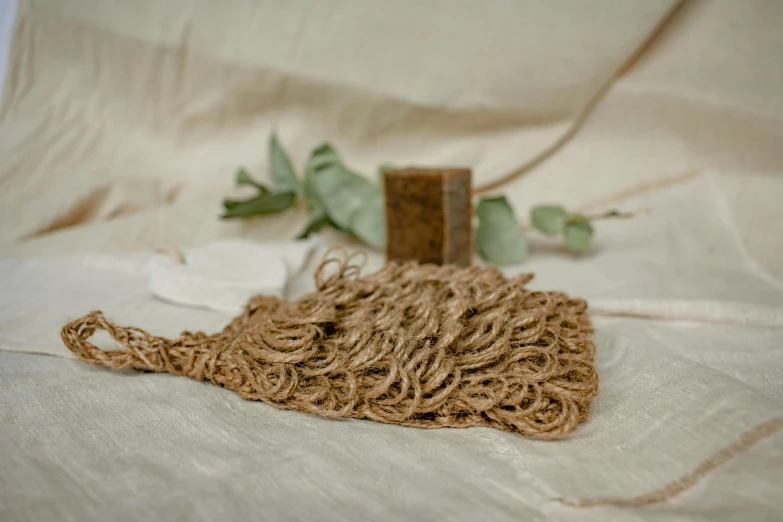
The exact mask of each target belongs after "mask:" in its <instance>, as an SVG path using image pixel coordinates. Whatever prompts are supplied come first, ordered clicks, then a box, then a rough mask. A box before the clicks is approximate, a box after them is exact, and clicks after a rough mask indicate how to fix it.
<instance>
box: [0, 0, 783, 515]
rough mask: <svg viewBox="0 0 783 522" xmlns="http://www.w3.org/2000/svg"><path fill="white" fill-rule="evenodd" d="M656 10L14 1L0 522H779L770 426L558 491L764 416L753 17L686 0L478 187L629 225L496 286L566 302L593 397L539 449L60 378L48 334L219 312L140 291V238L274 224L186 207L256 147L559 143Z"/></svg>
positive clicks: (766, 40) (759, 9) (402, 149)
mask: <svg viewBox="0 0 783 522" xmlns="http://www.w3.org/2000/svg"><path fill="white" fill-rule="evenodd" d="M447 4H448V6H449V7H448V8H445V7H444V6H445V5H447ZM673 4H674V3H673V2H634V3H631V2H608V1H591V2H582V3H575V2H565V1H562V2H557V1H556V2H547V3H540V2H532V1H531V2H495V3H471V2H427V3H424V2H397V3H391V2H373V1H370V2H347V1H346V2H339V1H335V2H329V3H325V2H262V3H254V2H239V1H231V2H218V1H217V0H214V1H205V2H186V1H171V2H166V3H162V2H152V1H151V0H149V1H143V2H136V3H133V4H129V3H125V2H120V1H113V2H106V1H103V2H98V1H88V0H70V1H60V2H55V1H54V0H52V1H48V2H47V1H31V0H26V1H23V2H22V3H21V5H20V7H19V15H18V18H17V21H16V33H15V42H14V47H13V50H12V55H11V58H10V63H11V68H10V69H9V74H8V83H7V85H6V89H5V92H4V97H3V102H2V107H1V108H0V239H1V240H2V242H3V246H2V254H3V257H4V258H5V259H3V260H1V261H0V414H1V415H2V424H1V426H2V428H0V518H2V519H3V520H6V519H7V520H55V519H57V520H107V519H111V520H139V519H165V520H170V519H186V520H215V519H218V518H224V519H226V520H245V519H248V518H251V517H252V518H254V519H262V520H435V519H439V520H440V519H447V520H543V519H547V518H551V519H555V520H596V521H603V520H655V521H658V520H663V521H667V520H779V519H780V518H781V513H783V497H781V496H780V494H779V492H780V491H781V489H783V436H781V434H780V432H778V433H776V434H773V435H772V436H770V437H768V438H765V439H763V440H761V441H760V442H759V443H758V444H757V445H755V446H753V447H752V448H751V449H749V450H748V451H745V452H744V453H742V454H741V455H740V456H738V457H737V458H735V459H733V460H731V461H729V462H727V463H726V464H724V465H723V466H721V467H719V468H718V469H716V470H714V471H713V472H712V473H710V474H709V475H707V476H706V477H705V478H704V479H703V480H701V481H700V482H698V483H697V484H696V485H695V486H694V487H692V488H690V489H688V490H686V491H685V492H683V493H682V494H680V495H677V496H675V497H674V498H672V499H670V500H667V501H665V502H659V503H654V504H651V505H648V506H643V507H628V506H621V505H620V506H618V505H601V506H596V507H591V508H576V507H571V506H568V505H565V504H563V503H562V502H560V501H559V500H558V499H561V498H562V499H567V500H578V499H594V498H607V497H611V498H619V499H629V498H632V497H634V496H637V495H642V494H645V493H648V492H650V491H652V490H655V489H656V488H659V487H661V486H663V485H665V484H666V483H668V482H670V481H672V480H675V479H676V478H678V477H680V476H682V475H683V474H685V473H688V472H689V471H691V470H693V469H694V468H695V467H696V466H698V465H699V463H700V462H702V461H704V460H705V459H708V458H710V457H711V456H713V455H714V454H715V453H716V452H718V451H719V450H721V448H724V447H726V446H728V445H729V444H731V443H732V441H733V440H735V439H736V438H737V437H738V436H740V435H741V434H742V433H745V432H747V431H748V430H750V429H752V428H754V427H756V426H758V425H760V424H762V423H764V422H766V421H770V420H774V419H779V418H781V417H783V283H781V282H780V280H779V279H777V277H780V276H781V275H783V234H781V229H782V228H783V227H781V225H780V223H783V208H781V206H780V205H779V201H780V196H781V194H783V181H782V180H783V178H781V176H783V159H782V156H781V150H780V149H779V144H780V143H783V122H781V119H783V106H781V99H782V98H781V93H783V70H782V69H781V68H780V66H779V49H781V48H783V35H781V34H780V31H779V30H778V29H777V27H778V24H779V21H781V20H783V4H781V3H779V2H776V1H774V0H771V1H762V0H752V1H748V2H741V3H740V2H733V1H731V0H724V1H720V0H718V1H713V2H693V3H688V4H686V5H685V6H684V7H683V8H682V9H681V10H680V11H679V12H678V13H677V14H676V16H675V17H674V18H673V19H672V20H671V21H670V22H669V23H668V24H666V26H665V28H664V31H663V32H662V33H661V34H660V35H658V37H657V38H656V39H655V41H654V43H653V45H652V46H651V47H650V48H648V49H646V51H645V52H644V53H643V54H642V56H641V57H640V58H639V59H638V60H637V61H636V62H635V63H634V64H633V67H632V68H631V69H630V70H629V71H627V72H625V74H624V75H623V76H622V77H621V78H619V79H618V80H617V81H616V82H615V83H614V84H613V86H612V89H611V91H610V92H609V93H608V94H607V95H606V96H605V97H604V98H603V99H602V100H601V103H600V104H599V105H598V106H597V108H596V109H595V111H594V112H593V113H592V114H591V115H590V117H589V119H588V120H587V121H586V124H585V126H584V127H583V128H581V129H580V130H579V132H578V133H577V134H576V135H575V136H574V137H573V139H571V140H570V141H569V142H568V143H567V145H566V146H565V147H563V148H562V149H560V150H558V151H557V153H556V154H554V155H553V156H552V157H551V158H550V159H549V160H548V161H546V162H544V163H542V164H541V165H540V166H539V167H538V168H536V169H535V170H532V171H531V172H530V173H529V174H527V175H526V176H525V177H524V178H522V179H520V180H518V181H515V182H513V183H511V184H509V185H507V186H505V187H504V188H503V189H502V190H503V192H505V193H506V194H507V195H508V196H509V198H510V199H511V200H512V202H513V203H514V204H515V206H516V208H517V209H518V212H519V213H520V215H524V214H523V213H524V212H525V211H526V210H527V209H528V208H529V206H530V205H532V204H535V203H538V202H542V201H547V200H549V199H551V200H555V201H562V202H563V203H565V204H567V205H569V206H572V207H575V208H584V209H589V210H603V209H605V208H610V207H613V206H615V205H618V206H621V207H622V208H628V209H633V208H637V207H649V208H650V209H651V213H650V214H649V215H647V216H643V217H639V218H636V219H634V220H631V221H617V222H602V223H600V224H599V225H598V226H597V239H596V244H595V248H594V250H593V251H592V252H591V254H590V255H588V256H585V257H583V258H572V257H570V256H568V255H566V254H564V253H563V252H561V251H560V250H559V249H558V248H557V247H556V246H554V245H553V244H551V243H550V242H547V241H543V240H537V242H536V244H534V245H533V254H532V255H531V257H530V258H529V259H528V260H526V262H525V263H523V264H521V265H520V266H518V267H509V268H507V269H506V271H507V272H509V273H515V272H522V271H533V272H535V273H536V278H535V279H534V281H533V282H532V285H533V286H535V287H538V288H546V289H554V288H557V289H562V290H564V291H567V292H569V293H572V294H574V295H580V296H584V297H586V298H588V299H589V301H590V305H591V309H592V310H593V311H594V314H595V322H596V325H597V332H596V344H597V347H598V350H597V359H596V367H597V369H598V372H599V375H600V377H601V390H600V396H599V398H598V399H597V400H596V402H595V405H594V407H593V409H592V410H591V418H590V420H589V421H588V422H587V423H586V424H584V425H583V426H582V427H580V428H579V429H578V430H577V431H576V432H575V433H574V434H573V435H572V436H571V437H570V438H568V439H566V440H563V441H558V442H538V441H534V440H529V439H526V438H523V437H521V436H517V435H514V434H508V433H501V432H496V431H494V430H490V429H484V428H476V429H468V430H427V431H423V430H415V429H410V428H401V427H396V426H387V425H380V424H376V423H372V422H367V421H345V422H337V421H327V420H324V419H320V418H317V417H313V416H310V415H304V414H300V413H294V412H284V411H279V410H275V409H273V408H271V407H269V406H267V405H265V404H261V403H252V402H248V401H243V400H241V399H239V398H238V397H236V396H235V395H234V394H232V393H231V392H229V391H226V390H221V389H218V388H215V387H212V386H209V385H206V384H201V383H196V382H194V381H190V380H187V379H184V378H175V377H171V376H168V375H156V374H138V373H123V374H117V373H112V372H109V371H105V370H102V369H98V368H93V367H89V366H87V365H83V364H81V363H79V362H78V361H74V360H73V359H72V358H70V354H69V353H68V352H67V350H66V349H65V348H64V347H63V346H62V343H61V342H60V340H59V337H58V329H59V327H60V326H61V325H62V324H63V323H64V322H65V321H66V320H67V319H69V318H73V317H76V316H78V315H80V314H82V313H84V312H86V311H88V310H90V309H93V308H101V309H103V310H104V311H105V312H106V314H107V315H108V316H109V317H110V318H111V319H113V320H115V321H117V322H119V323H122V324H128V325H131V324H132V325H135V326H139V327H142V328H145V329H148V330H150V331H151V332H153V333H156V334H163V335H176V334H177V333H178V332H179V331H181V330H183V329H194V328H200V329H204V330H206V331H214V330H215V329H217V328H219V327H220V326H221V325H222V324H224V323H225V322H226V321H227V320H228V319H229V317H228V316H227V315H225V314H220V313H217V312H210V311H206V310H194V309H186V308H180V307H176V306H173V305H170V304H166V303H163V302H160V301H157V300H155V299H153V298H152V297H151V296H150V295H149V293H148V292H147V290H146V276H145V273H144V265H145V263H146V260H147V259H148V257H149V255H150V252H149V251H150V250H151V249H152V248H155V247H158V246H164V245H166V246H180V247H188V246H191V245H197V244H202V243H204V242H207V241H210V240H213V239H216V238H221V237H228V236H239V237H251V238H258V239H262V240H283V239H286V238H290V237H292V236H293V235H294V233H295V232H296V231H297V229H298V227H299V226H300V225H301V223H302V222H303V219H304V216H303V214H301V213H297V212H291V213H289V214H286V215H283V216H279V217H272V218H265V219H260V220H255V221H253V222H248V223H230V222H221V221H219V220H217V219H216V214H217V212H218V206H219V200H220V197H221V196H222V195H224V194H228V193H229V192H230V191H231V190H232V187H231V185H232V172H233V169H234V168H235V167H236V166H237V165H238V164H245V165H247V166H248V167H250V168H251V170H253V171H254V172H255V173H257V175H259V177H263V176H264V175H265V174H266V173H265V169H264V165H265V161H266V159H265V140H266V137H267V135H268V132H269V131H270V129H272V128H277V129H278V130H279V132H280V135H281V138H282V139H283V141H284V143H286V144H287V145H289V146H290V149H291V150H292V152H293V154H294V157H295V158H296V160H297V164H299V165H301V162H302V161H303V158H304V156H305V155H306V154H307V152H308V150H309V149H310V148H311V147H312V146H314V145H316V144H317V143H318V142H319V141H321V140H324V139H329V140H330V141H333V142H334V143H335V144H336V145H337V146H338V148H339V150H340V151H341V152H342V153H343V154H344V156H345V157H346V159H347V160H348V162H349V163H350V164H352V165H355V166H356V167H358V168H359V169H361V170H363V171H364V172H367V173H371V172H372V169H373V168H374V166H375V165H376V164H378V163H380V162H382V161H391V162H395V161H398V162H410V163H424V164H441V163H447V164H466V165H469V166H471V167H473V168H474V172H475V173H476V176H477V178H478V182H479V183H481V182H484V181H489V180H492V179H494V178H496V177H497V176H499V175H500V174H502V173H504V172H507V171H510V170H513V169H514V168H516V167H517V166H519V165H521V164H523V163H525V162H526V161H528V160H530V159H531V158H533V157H535V156H536V155H537V154H539V153H541V152H542V151H543V150H545V149H546V147H548V146H550V145H551V144H552V143H553V142H555V141H556V140H557V139H558V138H559V137H561V136H563V134H564V133H566V132H568V129H570V128H571V127H572V126H573V125H575V124H578V123H579V122H580V118H579V116H580V114H581V113H582V112H583V111H584V109H585V107H586V106H587V105H589V102H590V99H591V98H592V97H593V95H594V94H595V93H596V92H597V91H599V90H600V89H601V86H602V85H604V84H605V83H606V82H607V81H608V79H609V78H611V77H612V75H613V74H614V73H615V72H616V71H617V70H618V69H620V68H621V67H623V64H624V63H626V62H627V61H628V59H629V57H630V56H631V55H633V53H634V52H635V50H636V49H638V48H639V46H640V45H642V43H643V42H644V41H645V40H646V39H647V38H648V36H649V35H650V33H651V32H652V31H653V30H654V29H655V27H656V26H657V25H658V24H659V23H660V21H661V20H663V19H664V18H665V16H666V14H667V13H668V12H669V10H670V9H671V8H672V6H673ZM131 5H132V6H133V7H131ZM487 6H491V7H487ZM226 28H230V30H229V29H226ZM403 30H405V31H406V33H405V34H404V35H403ZM425 37H427V38H428V39H425ZM689 172H693V174H692V175H685V176H683V175H682V174H683V173H689ZM670 178H677V179H678V181H676V182H671V183H659V186H656V187H655V188H653V189H649V190H639V191H636V192H638V193H636V192H634V190H635V189H636V188H638V187H641V186H644V185H645V184H648V183H651V182H656V181H658V182H660V181H661V180H667V179H670ZM628 191H630V192H628ZM615 195H616V197H615ZM325 239H327V240H334V241H336V240H338V239H337V238H334V237H333V236H326V238H325ZM381 262H382V259H381V258H380V256H377V255H374V256H372V257H371V259H370V266H369V267H368V269H371V268H372V267H374V266H378V265H379V264H380V263H381ZM311 268H312V266H310V269H311ZM310 272H311V270H304V271H303V272H302V273H301V274H300V275H299V276H298V277H297V278H296V280H295V281H294V285H293V288H292V295H297V294H300V293H302V292H305V291H307V290H308V289H309V288H311V285H312V283H311V281H310ZM651 317H652V318H651ZM52 356H56V357H52Z"/></svg>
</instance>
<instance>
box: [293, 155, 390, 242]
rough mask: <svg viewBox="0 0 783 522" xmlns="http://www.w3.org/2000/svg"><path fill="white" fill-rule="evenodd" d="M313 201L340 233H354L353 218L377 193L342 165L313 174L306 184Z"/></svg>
mask: <svg viewBox="0 0 783 522" xmlns="http://www.w3.org/2000/svg"><path fill="white" fill-rule="evenodd" d="M307 186H308V187H309V189H310V191H311V193H312V194H313V199H314V200H315V201H316V202H317V203H318V204H319V205H320V207H321V208H323V210H324V211H325V212H326V214H327V215H328V216H329V218H331V220H332V221H333V222H334V223H335V224H336V225H337V226H338V227H340V228H341V229H344V230H350V231H353V224H354V216H355V215H356V213H357V212H358V211H359V209H360V208H361V207H362V206H363V205H364V204H365V203H367V202H368V201H369V200H370V198H372V197H374V196H375V194H376V193H378V192H379V191H380V189H379V188H378V187H377V186H375V185H373V184H371V183H370V182H369V181H368V180H367V179H365V178H363V177H362V176H360V175H358V174H356V173H354V172H351V171H350V170H348V169H347V168H346V167H345V166H344V165H343V164H342V163H331V164H329V165H327V166H325V167H322V168H320V169H318V170H316V171H315V172H314V173H313V174H312V175H311V176H310V178H309V179H308V180H307Z"/></svg>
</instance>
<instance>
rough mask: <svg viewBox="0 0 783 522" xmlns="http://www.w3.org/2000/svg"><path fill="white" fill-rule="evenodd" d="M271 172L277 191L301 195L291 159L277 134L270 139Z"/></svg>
mask: <svg viewBox="0 0 783 522" xmlns="http://www.w3.org/2000/svg"><path fill="white" fill-rule="evenodd" d="M269 172H270V175H271V177H272V183H273V185H274V187H275V191H277V192H295V193H299V191H300V189H301V186H300V183H299V179H298V178H297V177H296V172H295V171H294V167H293V166H292V165H291V158H290V157H289V156H288V153H286V151H285V150H284V149H283V147H282V146H281V145H280V142H279V141H278V140H277V135H276V134H272V135H271V136H270V137H269Z"/></svg>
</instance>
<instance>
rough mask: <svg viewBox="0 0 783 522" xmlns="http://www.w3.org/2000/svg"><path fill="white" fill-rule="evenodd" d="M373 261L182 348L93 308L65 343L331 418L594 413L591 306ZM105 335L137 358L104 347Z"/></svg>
mask: <svg viewBox="0 0 783 522" xmlns="http://www.w3.org/2000/svg"><path fill="white" fill-rule="evenodd" d="M361 266H362V265H360V264H356V263H355V259H354V256H347V257H346V258H344V259H343V260H341V261H338V260H336V259H335V258H333V257H329V258H326V259H325V260H324V261H323V262H322V264H321V266H320V267H319V268H318V270H317V271H316V285H317V288H318V290H317V291H316V292H314V293H312V294H309V295H306V296H304V297H303V298H301V299H300V300H298V301H295V302H290V303H289V302H286V301H283V300H281V299H278V298H276V297H270V296H257V297H255V298H253V299H252V300H251V301H250V302H249V303H248V304H247V306H246V308H245V310H244V312H243V313H242V314H241V315H240V316H239V317H237V318H236V319H234V320H233V321H232V322H231V324H229V325H228V326H227V327H226V328H225V329H224V330H223V331H222V332H220V333H217V334H215V335H206V334H204V333H201V332H197V333H191V332H185V333H183V334H182V335H181V336H180V337H179V338H177V339H173V340H169V339H164V338H160V337H154V336H151V335H149V334H148V333H146V332H144V331H143V330H139V329H137V328H124V327H119V326H116V325H114V324H113V323H111V322H109V321H107V320H106V319H105V318H104V316H103V315H102V314H101V313H100V312H93V313H90V314H88V315H86V316H85V317H83V318H81V319H78V320H76V321H73V322H71V323H69V324H67V325H65V327H64V328H63V330H62V339H63V342H64V343H65V345H66V346H67V347H68V348H69V349H70V350H71V351H72V352H73V353H74V354H76V355H77V356H78V357H79V358H80V359H82V360H83V361H86V362H89V363H92V364H96V365H100V366H106V367H110V368H136V369H141V370H149V371H156V372H170V373H172V374H176V375H185V376H188V377H191V378H193V379H197V380H208V381H210V382H212V383H214V384H216V385H219V386H224V387H226V388H229V389H231V390H234V391H235V392H237V393H238V394H239V395H241V396H242V397H245V398H247V399H254V400H262V401H265V402H267V403H269V404H272V405H274V406H277V407H280V408H285V409H292V410H298V411H304V412H310V413H315V414H318V415H322V416H325V417H352V418H364V419H371V420H375V421H380V422H388V423H395V424H402V425H406V426H416V427H422V428H438V427H447V426H448V427H468V426H489V427H494V428H498V429H501V430H507V431H515V432H519V433H522V434H524V435H531V436H535V437H538V438H542V439H552V438H557V437H562V436H564V435H566V434H568V433H570V432H571V431H572V430H573V429H574V428H576V426H577V425H578V424H579V423H580V422H582V421H584V420H585V419H586V418H587V413H588V407H589V405H590V403H591V402H592V400H593V398H595V396H596V394H597V391H598V376H597V374H596V372H595V369H594V368H593V364H592V361H593V355H594V351H595V347H594V345H593V342H592V341H591V339H590V336H589V334H590V332H591V328H590V324H589V321H588V319H587V315H586V308H587V305H586V303H585V302H584V301H583V300H581V299H572V298H569V297H568V296H566V295H565V294H562V293H559V292H535V291H530V290H527V289H526V288H525V287H524V285H525V283H527V282H528V281H529V280H530V279H531V277H532V276H530V275H528V274H525V275H521V276H516V277H513V278H506V277H505V276H504V275H503V274H502V273H501V272H500V271H499V270H497V269H495V268H480V267H467V268H460V267H455V266H435V265H418V264H416V263H389V264H388V265H387V266H386V267H385V268H383V269H381V270H380V271H378V272H376V273H374V274H371V275H369V276H366V277H359V272H360V270H361ZM327 267H329V269H330V270H329V272H332V274H331V275H328V276H327V274H326V272H327V270H326V268H327ZM332 270H333V271H332ZM98 329H103V330H106V331H107V332H108V333H109V335H110V336H111V337H112V338H113V339H114V340H115V341H116V342H117V343H119V344H120V345H121V346H122V347H124V349H122V350H111V351H102V350H100V349H99V348H97V347H96V346H95V345H93V344H91V343H90V342H89V341H88V339H89V338H90V336H91V335H92V334H93V333H94V332H95V331H96V330H98Z"/></svg>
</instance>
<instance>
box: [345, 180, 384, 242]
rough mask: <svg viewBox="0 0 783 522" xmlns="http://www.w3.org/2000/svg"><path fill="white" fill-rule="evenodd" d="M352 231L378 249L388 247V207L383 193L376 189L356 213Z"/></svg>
mask: <svg viewBox="0 0 783 522" xmlns="http://www.w3.org/2000/svg"><path fill="white" fill-rule="evenodd" d="M351 230H352V232H353V233H354V234H355V235H356V237H358V238H359V239H361V240H362V241H364V243H365V244H367V245H368V246H370V247H372V248H375V249H376V250H383V249H384V248H386V208H385V205H384V199H383V193H382V192H381V191H380V190H376V191H375V193H374V194H372V195H371V196H370V198H369V199H367V200H366V201H365V202H364V204H363V205H362V206H361V207H359V210H358V211H357V212H356V214H354V217H353V220H352V223H351Z"/></svg>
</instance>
